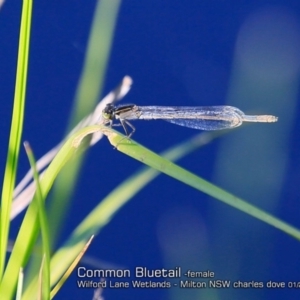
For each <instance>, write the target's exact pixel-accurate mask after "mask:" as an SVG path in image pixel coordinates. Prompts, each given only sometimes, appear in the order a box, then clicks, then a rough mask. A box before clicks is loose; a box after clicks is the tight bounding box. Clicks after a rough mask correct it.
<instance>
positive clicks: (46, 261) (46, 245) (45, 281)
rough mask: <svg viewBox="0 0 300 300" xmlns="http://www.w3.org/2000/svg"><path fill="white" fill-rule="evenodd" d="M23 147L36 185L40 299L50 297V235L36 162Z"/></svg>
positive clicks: (27, 145) (26, 144)
mask: <svg viewBox="0 0 300 300" xmlns="http://www.w3.org/2000/svg"><path fill="white" fill-rule="evenodd" d="M24 147H25V150H26V154H27V156H28V160H29V163H30V166H31V168H32V172H33V177H34V181H35V186H36V197H35V198H34V199H35V204H36V206H37V207H38V219H39V225H40V227H41V236H42V246H43V247H42V253H44V255H43V261H42V266H41V270H43V271H42V273H41V276H42V278H41V281H40V282H41V287H40V288H41V293H42V294H41V298H42V299H50V242H49V241H50V236H49V223H48V219H47V214H46V210H45V205H44V198H43V194H42V190H41V186H40V180H39V174H38V171H37V168H36V162H35V158H34V154H33V152H32V150H31V147H30V145H29V143H28V142H24Z"/></svg>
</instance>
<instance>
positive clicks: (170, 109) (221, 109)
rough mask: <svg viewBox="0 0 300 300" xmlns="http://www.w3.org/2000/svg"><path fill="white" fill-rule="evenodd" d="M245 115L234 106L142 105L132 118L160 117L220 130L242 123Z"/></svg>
mask: <svg viewBox="0 0 300 300" xmlns="http://www.w3.org/2000/svg"><path fill="white" fill-rule="evenodd" d="M244 116H245V115H244V113H243V112H242V111H241V110H239V109H238V108H236V107H232V106H195V107H193V106H180V107H177V106H142V107H138V109H137V111H136V112H135V116H133V117H132V118H131V119H143V120H153V119H160V120H165V121H168V122H171V123H173V124H177V125H180V126H185V127H189V128H194V129H200V130H218V129H226V128H234V127H237V126H239V125H241V124H242V122H243V118H244ZM129 119H130V117H129Z"/></svg>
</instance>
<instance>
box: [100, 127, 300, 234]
mask: <svg viewBox="0 0 300 300" xmlns="http://www.w3.org/2000/svg"><path fill="white" fill-rule="evenodd" d="M102 130H103V132H104V134H105V135H107V137H108V139H109V141H110V143H111V144H112V145H113V146H114V147H116V148H117V149H118V150H119V151H120V152H122V153H124V154H126V155H128V156H130V157H132V158H134V159H136V160H139V161H140V162H142V163H144V164H146V165H148V166H150V167H152V168H154V169H156V170H158V171H160V172H162V173H165V174H167V175H169V176H171V177H173V178H175V179H177V180H179V181H181V182H183V183H185V184H187V185H189V186H191V187H193V188H195V189H197V190H199V191H201V192H203V193H205V194H207V195H209V196H211V197H214V198H216V199H218V200H220V201H222V202H224V203H226V204H228V205H230V206H232V207H235V208H237V209H239V210H240V211H243V212H245V213H246V214H248V215H250V216H253V217H255V218H257V219H259V220H261V221H263V222H265V223H267V224H269V225H271V226H274V227H275V228H277V229H279V230H282V231H283V232H285V233H287V234H289V235H291V236H292V237H294V238H296V239H298V240H300V231H299V230H298V229H297V228H295V227H293V226H291V225H289V224H287V223H285V222H283V221H281V220H280V219H278V218H276V217H274V216H272V215H271V214H269V213H266V212H265V211H263V210H261V209H259V208H257V207H255V206H254V205H251V204H249V203H247V202H246V201H244V200H242V199H241V198H238V197H236V196H234V195H232V194H231V193H229V192H227V191H225V190H223V189H221V188H219V187H217V186H215V185H213V184H211V183H209V182H208V181H206V180H204V179H202V178H200V177H198V176H196V175H194V174H192V173H191V172H189V171H187V170H185V169H183V168H181V167H179V166H177V165H175V164H174V163H172V162H171V161H169V160H167V159H165V158H163V157H161V156H159V155H157V154H156V153H154V152H152V151H150V150H148V149H147V148H145V147H143V146H141V145H139V144H137V143H136V142H134V141H133V140H128V139H126V138H125V139H124V136H123V135H121V134H120V133H118V132H117V131H114V130H112V129H109V128H103V129H102Z"/></svg>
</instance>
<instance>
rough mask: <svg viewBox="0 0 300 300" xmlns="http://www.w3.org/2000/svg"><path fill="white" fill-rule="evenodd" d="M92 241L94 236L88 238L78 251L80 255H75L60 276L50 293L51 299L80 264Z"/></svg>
mask: <svg viewBox="0 0 300 300" xmlns="http://www.w3.org/2000/svg"><path fill="white" fill-rule="evenodd" d="M93 239H94V235H92V236H91V237H90V239H89V240H88V241H87V243H86V244H85V245H84V247H83V249H82V250H81V251H80V253H79V254H78V255H77V257H76V258H75V260H74V261H73V263H72V264H71V265H70V267H69V268H68V269H67V271H66V272H65V274H64V275H63V276H62V278H61V279H60V280H59V281H58V283H57V284H56V285H55V287H54V288H53V289H52V291H51V299H52V298H54V296H55V295H56V294H57V292H58V291H59V290H60V288H61V287H62V286H63V284H64V283H65V282H66V280H67V279H68V278H69V277H70V275H71V273H72V272H73V271H74V269H75V267H76V266H77V265H78V263H79V262H80V260H81V258H82V256H83V255H84V254H85V252H86V251H87V249H88V247H89V246H90V245H91V242H92V240H93Z"/></svg>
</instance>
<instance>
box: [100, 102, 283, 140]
mask: <svg viewBox="0 0 300 300" xmlns="http://www.w3.org/2000/svg"><path fill="white" fill-rule="evenodd" d="M102 116H103V119H104V123H109V126H113V125H115V124H113V123H114V121H115V120H118V121H119V122H120V125H122V126H123V128H124V131H125V134H126V136H127V137H128V138H130V137H131V136H132V135H133V133H134V132H135V127H134V126H133V125H132V124H131V123H130V122H129V120H164V121H168V122H171V123H174V124H177V125H181V126H185V127H189V128H194V129H200V130H219V129H228V128H234V127H238V126H240V125H241V124H242V123H243V122H264V123H273V122H276V121H277V120H278V118H277V117H275V116H271V115H258V116H256V115H253V116H249V115H245V114H244V113H243V112H242V111H241V110H239V109H238V108H236V107H233V106H137V105H134V104H125V105H120V106H114V105H113V104H111V103H110V104H107V105H106V107H105V108H104V109H103V111H102ZM127 126H129V127H130V128H131V129H132V131H131V132H130V133H129V131H128V128H127Z"/></svg>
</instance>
